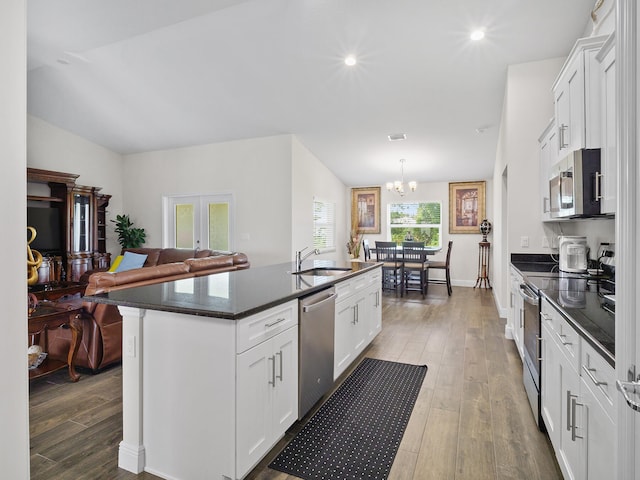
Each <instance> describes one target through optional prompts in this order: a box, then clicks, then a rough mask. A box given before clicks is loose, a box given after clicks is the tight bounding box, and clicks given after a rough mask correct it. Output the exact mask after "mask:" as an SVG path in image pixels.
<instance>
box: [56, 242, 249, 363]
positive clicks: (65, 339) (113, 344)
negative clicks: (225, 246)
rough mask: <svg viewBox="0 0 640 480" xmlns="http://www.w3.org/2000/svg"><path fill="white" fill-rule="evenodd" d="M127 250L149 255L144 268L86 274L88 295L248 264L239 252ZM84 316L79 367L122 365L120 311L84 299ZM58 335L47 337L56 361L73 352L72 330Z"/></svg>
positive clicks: (217, 271)
mask: <svg viewBox="0 0 640 480" xmlns="http://www.w3.org/2000/svg"><path fill="white" fill-rule="evenodd" d="M125 251H131V252H133V253H139V254H145V255H147V260H146V261H145V264H144V266H143V267H142V268H136V269H133V270H128V271H125V272H117V273H110V272H106V271H94V272H88V274H87V275H85V276H84V279H85V280H86V281H87V287H86V289H85V293H84V294H85V295H93V294H97V293H105V292H110V291H114V290H122V289H125V288H131V287H138V286H142V285H151V284H155V283H162V282H168V281H171V280H179V279H182V278H191V277H198V276H203V275H211V274H214V273H220V272H228V271H233V270H238V269H244V268H249V266H250V264H249V261H248V259H247V256H246V255H245V254H243V253H238V252H234V253H230V252H217V251H212V250H198V251H196V250H191V249H178V248H165V249H162V248H135V249H126V250H125ZM74 301H76V302H77V301H82V299H80V300H74ZM83 312H84V317H85V318H84V320H85V321H84V322H83V332H82V342H81V344H80V348H79V350H78V354H77V356H76V366H78V367H84V368H88V369H91V370H93V371H94V372H97V371H99V370H101V369H103V368H104V367H106V366H108V365H111V364H113V363H116V362H120V361H121V360H122V316H121V315H120V312H119V311H118V308H117V307H116V306H114V305H105V304H102V303H93V302H87V301H83ZM55 337H56V338H51V337H50V339H49V349H50V353H51V354H52V355H55V356H56V357H59V356H62V357H64V354H65V353H64V352H67V351H68V350H69V342H70V341H71V333H70V332H69V331H68V330H60V331H57V332H56V335H55ZM52 340H53V341H52Z"/></svg>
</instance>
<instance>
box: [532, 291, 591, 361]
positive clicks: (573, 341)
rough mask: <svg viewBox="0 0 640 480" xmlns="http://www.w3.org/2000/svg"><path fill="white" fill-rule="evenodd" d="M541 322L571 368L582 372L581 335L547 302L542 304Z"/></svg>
mask: <svg viewBox="0 0 640 480" xmlns="http://www.w3.org/2000/svg"><path fill="white" fill-rule="evenodd" d="M541 319H542V320H541V322H542V325H544V326H545V327H546V328H547V329H548V330H549V332H550V333H551V336H552V338H553V340H554V341H555V342H556V343H557V344H558V346H559V347H560V350H561V351H562V353H563V354H564V355H565V357H567V360H569V364H570V365H571V367H572V368H573V369H574V370H575V371H576V372H578V371H579V370H580V342H581V339H580V335H578V332H577V331H576V330H575V329H574V328H573V327H572V326H571V325H570V324H569V322H568V321H567V319H566V318H564V317H563V316H562V314H561V313H560V312H558V310H556V309H555V308H554V307H553V306H552V305H551V304H550V303H549V302H548V301H547V300H545V301H544V302H543V303H542V310H541Z"/></svg>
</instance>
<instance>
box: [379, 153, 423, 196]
mask: <svg viewBox="0 0 640 480" xmlns="http://www.w3.org/2000/svg"><path fill="white" fill-rule="evenodd" d="M405 161H406V160H405V159H404V158H401V159H400V173H401V177H400V178H401V180H396V181H395V182H387V190H388V191H390V192H391V191H395V192H396V193H397V194H399V195H400V196H401V197H403V196H404V194H405V191H404V162H405ZM408 186H409V190H411V191H412V192H415V191H416V190H417V188H418V182H415V181H413V180H412V181H410V182H409V183H408Z"/></svg>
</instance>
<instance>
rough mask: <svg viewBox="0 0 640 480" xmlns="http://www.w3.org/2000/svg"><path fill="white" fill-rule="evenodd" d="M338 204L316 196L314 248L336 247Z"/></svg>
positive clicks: (314, 203) (314, 206)
mask: <svg viewBox="0 0 640 480" xmlns="http://www.w3.org/2000/svg"><path fill="white" fill-rule="evenodd" d="M335 210H336V204H335V203H332V202H327V201H325V200H321V199H318V198H315V199H314V200H313V248H318V249H320V250H327V249H335V248H336V215H335Z"/></svg>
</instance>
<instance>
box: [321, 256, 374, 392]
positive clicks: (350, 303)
mask: <svg viewBox="0 0 640 480" xmlns="http://www.w3.org/2000/svg"><path fill="white" fill-rule="evenodd" d="M381 275H382V273H381V269H379V268H377V269H375V270H373V271H372V272H369V273H366V274H363V275H360V276H358V277H355V278H353V279H350V280H345V281H344V282H340V283H338V284H336V294H337V296H338V298H337V300H336V317H335V342H334V363H333V379H334V380H336V379H337V378H338V377H339V376H340V375H341V374H342V373H343V372H344V371H345V370H346V369H347V367H348V366H349V365H351V363H352V362H353V361H354V360H355V359H356V357H357V356H358V355H359V354H360V353H361V352H362V351H363V350H364V349H365V347H366V346H367V345H369V343H371V341H372V340H373V338H374V337H375V336H376V335H377V334H378V333H380V330H381V329H382V305H381V299H382V297H381V290H382V276H381Z"/></svg>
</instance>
